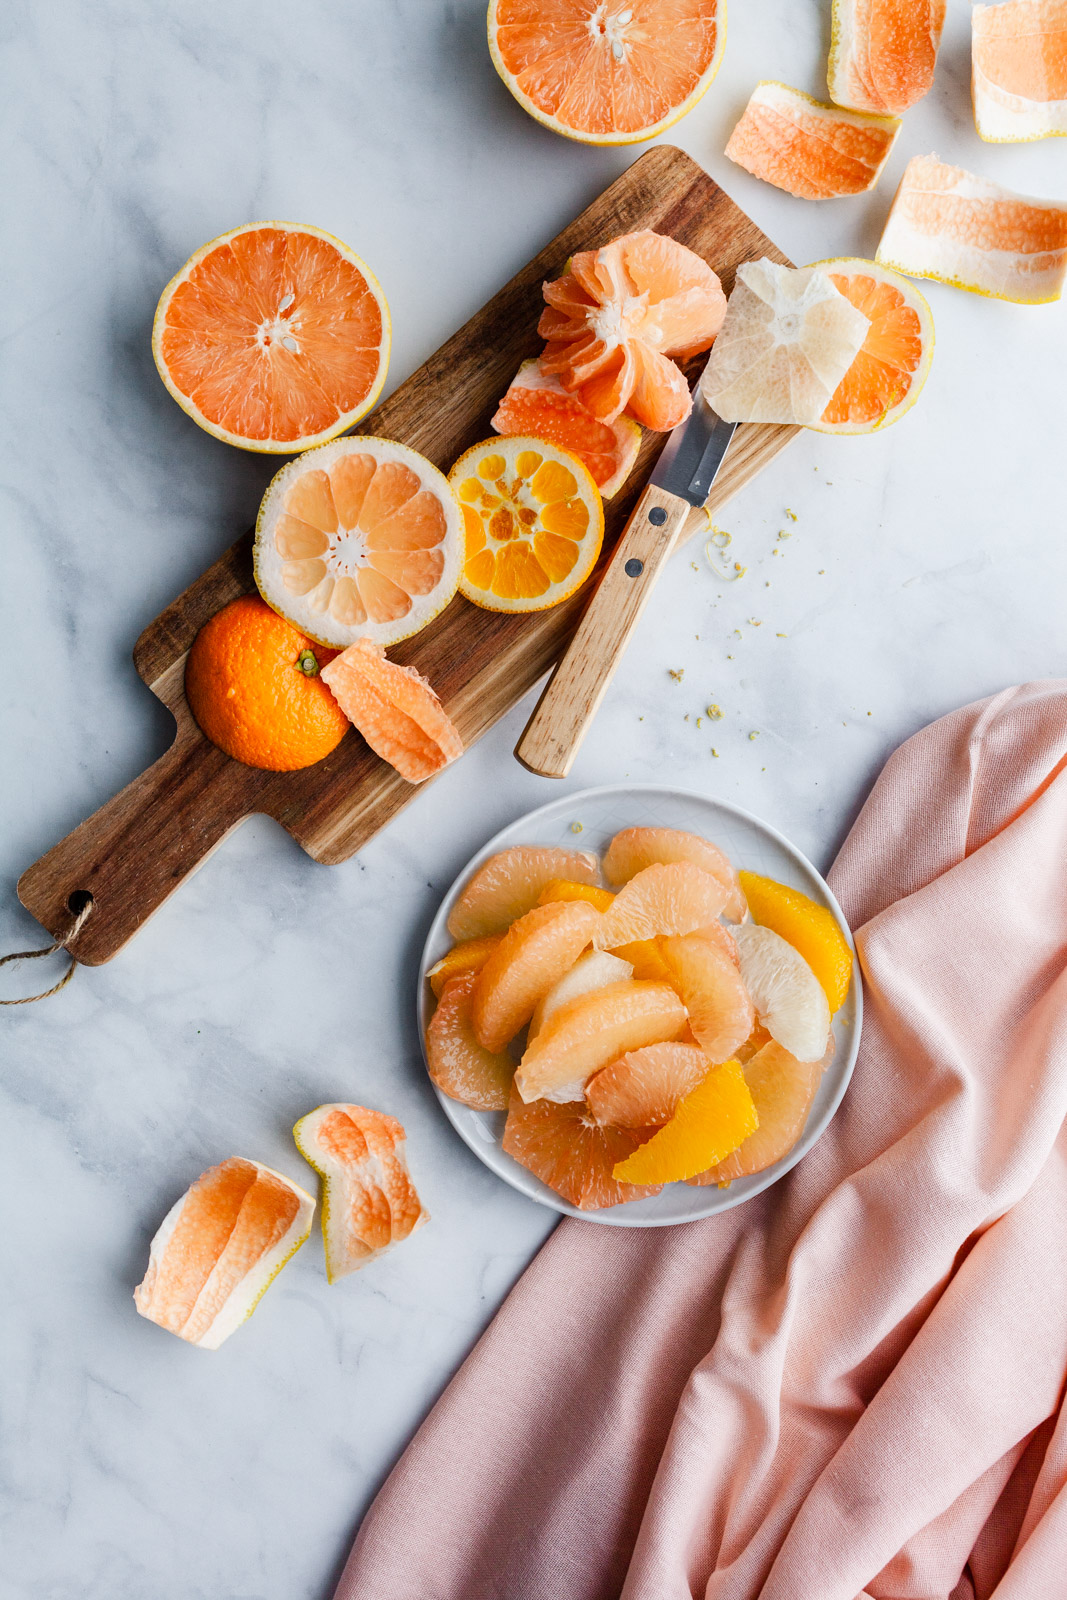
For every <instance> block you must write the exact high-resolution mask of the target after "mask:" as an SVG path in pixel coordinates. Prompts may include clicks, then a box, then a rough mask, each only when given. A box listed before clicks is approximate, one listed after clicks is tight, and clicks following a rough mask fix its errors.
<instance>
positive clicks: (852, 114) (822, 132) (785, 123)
mask: <svg viewBox="0 0 1067 1600" xmlns="http://www.w3.org/2000/svg"><path fill="white" fill-rule="evenodd" d="M899 132H900V122H899V120H898V118H896V117H877V116H870V115H868V114H866V113H865V112H862V111H843V110H842V109H841V108H840V107H839V106H829V105H826V104H824V103H823V101H821V100H813V99H812V97H811V95H809V94H802V93H801V91H800V90H799V89H791V88H790V87H789V86H788V84H785V83H774V82H772V81H764V82H763V83H757V85H756V87H755V88H754V89H753V91H752V96H751V98H750V100H749V102H748V105H747V106H746V107H745V109H744V112H743V113H742V116H741V120H740V122H738V124H737V126H736V127H735V128H734V131H733V133H732V134H731V135H730V139H729V143H728V144H727V146H726V154H727V155H728V156H729V158H730V160H731V161H736V162H737V165H738V166H739V167H744V169H745V171H746V172H751V174H752V176H753V177H754V178H762V179H763V181H764V183H773V184H774V186H775V188H776V189H784V190H785V192H786V194H792V195H796V197H797V199H798V200H832V199H835V198H836V197H837V196H839V195H846V194H863V193H864V192H865V190H867V189H873V188H874V186H875V184H876V183H877V182H878V178H879V175H880V174H881V171H882V168H883V167H884V166H885V164H886V162H887V160H888V159H889V152H890V150H892V148H893V142H894V140H895V139H896V136H897V134H898V133H899Z"/></svg>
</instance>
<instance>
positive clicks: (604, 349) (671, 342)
mask: <svg viewBox="0 0 1067 1600" xmlns="http://www.w3.org/2000/svg"><path fill="white" fill-rule="evenodd" d="M544 295H545V300H546V301H547V308H546V309H545V310H544V311H543V312H542V313H541V320H540V322H539V323H538V325H537V331H538V333H539V334H540V335H541V337H542V339H544V340H546V341H547V342H546V345H545V350H544V354H543V355H542V356H541V371H542V372H544V373H545V374H547V375H549V376H555V377H558V378H559V380H560V382H561V383H562V385H563V387H564V388H565V389H566V390H568V391H569V392H570V393H572V394H577V395H578V396H579V397H580V399H581V401H582V403H583V405H585V406H586V407H588V409H589V410H590V411H591V412H592V413H593V415H594V417H597V418H598V419H599V420H600V421H601V422H605V423H611V422H614V421H615V419H616V418H617V417H619V416H621V415H622V413H623V411H628V412H629V414H630V415H631V416H632V417H635V418H636V419H637V421H638V422H643V423H644V425H645V427H646V428H654V429H658V430H663V429H667V428H673V427H674V426H675V425H676V424H677V423H679V422H684V420H685V418H686V417H687V416H688V415H689V412H690V408H691V406H692V398H691V396H690V393H689V385H688V383H687V382H686V381H685V376H684V374H683V372H682V371H681V368H680V367H678V366H677V365H676V362H677V361H683V360H685V359H686V358H687V357H688V356H693V355H696V354H697V353H698V352H699V351H701V350H707V348H708V347H709V345H710V344H711V342H712V340H713V339H714V338H715V335H716V334H717V333H718V331H719V329H720V327H721V326H722V320H723V317H724V316H725V314H726V297H725V295H724V294H723V292H722V284H721V283H720V282H719V279H718V277H717V276H716V274H715V273H714V272H712V270H711V268H710V267H709V266H708V264H707V262H706V261H704V260H703V259H702V257H700V256H698V255H697V254H696V252H695V251H693V250H690V249H688V248H687V247H686V246H685V245H684V244H679V243H678V241H677V239H672V238H669V237H668V236H667V235H666V234H662V233H653V232H652V231H651V229H648V228H644V229H642V230H641V231H640V232H638V233H627V234H624V235H623V237H622V238H620V239H613V240H612V242H611V243H610V244H606V245H604V246H603V247H602V248H601V249H599V250H583V251H580V252H579V253H578V254H577V255H574V256H572V257H571V259H570V262H569V263H568V268H567V271H566V272H565V273H564V274H563V276H562V277H561V278H557V279H556V280H555V282H554V283H546V284H545V286H544Z"/></svg>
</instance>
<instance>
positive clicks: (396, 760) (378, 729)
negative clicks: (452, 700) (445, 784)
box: [322, 639, 463, 783]
mask: <svg viewBox="0 0 1067 1600" xmlns="http://www.w3.org/2000/svg"><path fill="white" fill-rule="evenodd" d="M322 677H323V681H324V682H325V684H326V685H327V687H328V688H329V690H330V691H331V693H332V694H333V696H334V698H335V699H336V701H337V703H338V705H339V706H340V707H341V709H342V711H343V712H344V714H345V716H346V717H347V718H348V719H349V721H350V722H351V723H352V724H353V725H354V726H355V727H356V728H358V729H359V731H360V733H361V734H362V735H363V737H364V739H366V741H367V743H368V744H369V745H370V747H371V749H372V750H373V751H374V753H375V754H376V755H379V756H381V758H382V760H383V761H387V762H388V763H389V765H390V766H391V767H395V769H396V771H397V772H399V774H400V776H401V777H402V778H406V779H407V781H408V783H424V782H425V781H426V779H427V778H432V777H434V775H435V774H436V773H438V772H440V771H441V770H442V769H443V768H444V767H447V765H448V763H449V762H450V761H455V759H456V757H457V756H461V755H462V754H463V740H462V739H461V738H460V736H459V733H458V731H457V730H456V728H455V726H454V724H453V723H452V722H451V721H450V720H449V718H448V716H447V714H446V712H445V709H444V707H443V706H442V704H441V702H440V700H438V698H437V696H436V695H435V694H434V692H433V689H432V688H431V686H430V685H429V683H427V681H426V679H425V678H424V677H422V675H421V674H420V673H418V672H416V671H415V668H414V667H398V666H397V664H396V662H395V661H388V660H387V659H386V656H385V652H384V651H383V650H382V648H381V646H380V645H376V644H372V643H371V642H370V640H369V639H361V640H360V641H359V643H358V644H351V645H349V647H348V649H347V650H345V651H344V652H343V653H342V654H341V655H339V656H337V657H336V658H335V659H334V660H333V661H331V662H329V663H328V664H327V665H326V666H325V667H323V669H322Z"/></svg>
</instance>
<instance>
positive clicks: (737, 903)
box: [602, 828, 745, 922]
mask: <svg viewBox="0 0 1067 1600" xmlns="http://www.w3.org/2000/svg"><path fill="white" fill-rule="evenodd" d="M672 861H691V862H692V863H693V865H694V866H695V867H700V868H702V869H703V871H704V872H710V873H711V876H712V877H713V878H718V879H719V881H720V882H721V883H722V884H723V886H724V888H725V889H726V891H727V894H726V901H725V904H724V905H723V915H724V916H727V917H729V918H730V921H731V922H740V921H741V919H742V917H743V916H744V914H745V897H744V895H743V894H742V893H741V888H740V885H739V883H738V878H737V873H736V872H735V871H734V868H733V867H732V866H731V864H730V861H729V860H728V858H727V856H726V854H725V853H724V852H723V851H722V850H720V849H719V847H718V845H717V844H712V843H711V841H710V840H708V839H702V838H701V837H700V835H699V834H698V833H685V832H684V831H683V830H682V829H681V828H623V829H622V831H621V832H620V833H617V834H616V835H615V837H614V838H613V839H612V841H611V843H610V844H609V845H608V848H607V850H606V851H605V853H604V860H603V863H602V866H603V871H604V876H605V878H607V880H608V882H609V883H614V884H622V883H629V881H630V879H631V878H632V877H634V876H635V875H636V874H637V873H638V872H641V871H642V870H643V869H644V868H645V867H651V866H654V865H656V864H657V863H659V864H660V865H663V866H666V865H668V864H669V863H670V862H672Z"/></svg>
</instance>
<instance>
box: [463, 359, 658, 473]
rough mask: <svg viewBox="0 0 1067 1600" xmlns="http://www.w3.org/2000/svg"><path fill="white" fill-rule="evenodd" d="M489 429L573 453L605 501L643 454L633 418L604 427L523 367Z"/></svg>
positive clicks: (558, 386)
mask: <svg viewBox="0 0 1067 1600" xmlns="http://www.w3.org/2000/svg"><path fill="white" fill-rule="evenodd" d="M490 426H491V427H492V428H494V429H495V430H496V432H497V433H501V434H509V435H512V436H514V435H521V434H526V435H532V436H534V437H536V438H538V439H547V440H548V441H549V442H550V443H551V444H558V445H559V446H560V448H561V449H563V450H569V451H570V452H571V454H572V455H576V456H577V457H578V460H579V461H580V462H582V464H583V465H584V466H586V467H588V469H589V473H590V476H591V477H592V479H593V482H594V483H595V484H596V486H597V488H598V489H599V490H600V493H601V494H602V495H603V497H604V499H605V500H610V498H611V496H612V495H613V494H616V493H617V492H618V490H619V489H621V488H622V486H623V484H624V483H625V482H626V479H627V478H628V477H629V475H630V470H631V468H632V467H633V464H634V462H635V461H636V460H637V452H638V451H639V450H640V448H641V429H640V427H639V426H638V425H637V423H636V422H634V421H633V419H632V418H630V417H627V416H621V417H616V418H615V421H614V422H611V423H607V422H599V421H598V420H597V418H596V417H594V415H593V413H592V412H591V411H590V410H589V408H588V406H586V405H584V404H583V403H582V401H581V399H580V398H579V397H578V395H576V394H568V392H567V390H566V389H565V388H564V387H563V385H562V383H560V381H559V379H558V378H557V377H550V376H548V375H547V374H546V373H544V372H542V371H541V364H540V362H538V361H524V362H523V364H522V366H521V367H520V368H519V370H518V372H517V374H516V375H515V377H514V378H513V379H512V381H511V387H510V388H509V389H508V391H507V393H506V394H505V395H504V398H503V399H502V400H501V402H500V404H499V405H498V406H497V408H496V412H495V413H494V415H493V418H492V420H491V423H490Z"/></svg>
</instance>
